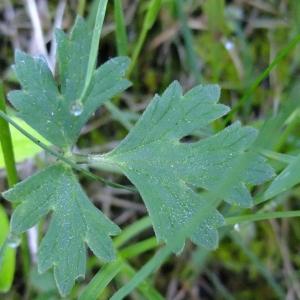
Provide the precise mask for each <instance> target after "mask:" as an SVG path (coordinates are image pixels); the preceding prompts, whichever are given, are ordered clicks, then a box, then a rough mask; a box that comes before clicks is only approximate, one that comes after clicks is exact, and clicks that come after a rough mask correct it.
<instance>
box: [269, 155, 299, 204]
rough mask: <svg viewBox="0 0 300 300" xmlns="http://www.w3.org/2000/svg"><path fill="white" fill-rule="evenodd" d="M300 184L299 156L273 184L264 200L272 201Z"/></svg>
mask: <svg viewBox="0 0 300 300" xmlns="http://www.w3.org/2000/svg"><path fill="white" fill-rule="evenodd" d="M298 183H300V155H298V156H297V157H296V158H295V159H294V160H293V161H292V162H291V163H290V164H289V165H288V166H287V167H286V168H285V169H284V170H283V171H282V172H281V173H280V174H279V175H278V176H277V177H276V178H275V179H274V180H273V182H272V184H271V185H270V186H269V188H268V189H267V191H266V192H265V195H264V198H265V199H270V198H273V197H275V196H276V195H278V194H280V193H282V192H284V191H287V190H288V189H290V188H292V187H293V186H295V185H296V184H298Z"/></svg>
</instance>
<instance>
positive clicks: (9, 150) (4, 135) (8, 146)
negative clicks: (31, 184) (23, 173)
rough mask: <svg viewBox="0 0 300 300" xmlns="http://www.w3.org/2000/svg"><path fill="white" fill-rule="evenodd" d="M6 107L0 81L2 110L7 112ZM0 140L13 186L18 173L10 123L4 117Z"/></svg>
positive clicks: (16, 180) (0, 104)
mask: <svg viewBox="0 0 300 300" xmlns="http://www.w3.org/2000/svg"><path fill="white" fill-rule="evenodd" d="M5 107H6V105H5V96H4V87H3V83H2V82H1V81H0V111H1V112H4V113H5V111H6V108H5ZM0 142H1V148H2V153H3V157H4V162H5V167H6V172H7V180H8V185H9V187H10V188H11V187H13V186H14V185H15V184H16V183H17V182H18V174H17V169H16V163H15V156H14V151H13V144H12V138H11V133H10V129H9V125H8V123H7V122H5V120H3V119H0Z"/></svg>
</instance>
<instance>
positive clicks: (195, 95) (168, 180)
mask: <svg viewBox="0 0 300 300" xmlns="http://www.w3.org/2000/svg"><path fill="white" fill-rule="evenodd" d="M219 96H220V90H219V87H218V86H216V85H206V86H201V85H200V86H197V87H195V88H193V89H192V90H190V91H189V92H188V93H186V94H185V95H184V96H183V95H182V88H181V86H180V85H179V83H178V82H174V83H173V84H171V85H170V86H169V87H168V88H167V90H166V91H165V92H164V93H163V95H162V96H158V95H157V96H155V98H154V99H153V101H152V102H151V103H150V105H149V106H148V108H147V109H146V111H145V112H144V114H143V115H142V117H141V118H140V120H139V121H138V123H137V124H136V126H135V127H134V128H133V129H132V130H131V132H130V133H129V134H128V136H127V137H126V138H125V140H124V141H122V142H121V144H120V145H119V146H118V147H117V148H116V149H114V150H113V151H112V152H110V153H108V154H105V155H102V156H100V157H98V162H100V163H101V160H102V162H104V163H106V164H107V163H110V164H113V165H116V166H117V167H118V168H119V169H120V170H121V171H123V172H124V173H125V174H126V175H127V177H128V178H129V179H130V180H131V181H132V182H133V184H135V185H136V187H137V188H138V190H139V192H140V193H141V196H142V198H143V200H144V201H145V204H146V206H147V209H148V211H149V214H150V217H151V218H152V222H153V225H154V230H155V232H156V235H157V237H158V239H159V240H164V241H165V242H166V243H168V242H170V241H171V240H172V239H173V238H174V236H176V233H177V232H179V230H180V229H181V228H182V227H183V226H184V225H185V224H187V223H188V222H189V220H190V219H192V217H193V215H194V213H196V212H197V211H199V210H200V209H201V207H202V206H203V205H204V203H205V202H204V201H205V200H204V199H203V198H201V194H199V193H198V190H199V189H203V190H206V191H211V192H217V191H214V189H215V187H216V186H217V185H218V183H220V182H221V180H222V177H223V174H224V170H230V169H231V168H232V166H233V165H234V162H235V160H236V159H237V158H239V157H240V155H241V154H243V153H244V152H245V151H247V149H248V148H249V147H250V145H251V144H252V142H253V141H254V140H255V138H256V136H257V131H256V130H255V129H253V128H250V127H241V125H240V124H239V123H235V124H233V125H231V126H229V127H228V128H226V129H224V130H223V131H221V132H219V133H217V134H216V135H214V136H211V137H208V138H205V139H202V140H200V141H197V142H190V143H185V142H183V140H182V138H184V137H188V136H189V135H191V134H193V132H195V131H196V130H197V129H199V128H201V127H203V126H205V125H207V124H209V123H211V122H212V121H214V120H216V119H217V118H219V117H221V116H223V115H224V114H226V113H227V112H228V111H229V109H228V107H226V106H224V105H222V104H217V101H218V99H219ZM253 157H254V160H253V161H252V163H251V167H249V168H248V169H246V170H244V172H243V174H242V175H241V177H240V182H239V183H237V184H236V185H235V186H232V188H231V190H230V191H229V192H228V193H226V194H225V195H223V197H224V200H225V201H227V202H228V203H230V204H234V205H240V206H242V207H250V206H251V205H252V197H251V194H250V193H249V191H248V189H247V186H246V184H248V183H249V184H260V183H263V182H264V181H266V180H267V179H269V178H271V177H272V176H273V169H272V168H271V167H269V166H268V165H267V164H266V162H265V160H264V158H263V157H261V156H260V155H258V154H254V156H253ZM223 223H224V220H223V217H222V216H221V214H220V213H219V212H217V211H214V212H213V213H212V214H211V215H209V216H207V218H206V220H205V221H204V222H201V223H199V226H198V227H197V228H195V230H194V232H193V233H192V234H191V235H190V239H191V240H192V241H193V242H194V243H196V244H197V245H202V246H205V247H207V248H215V247H216V246H217V243H218V234H217V228H218V227H219V226H221V225H222V224H223ZM183 246H184V240H181V242H180V244H177V246H176V247H173V251H174V252H179V251H180V250H181V249H182V248H183Z"/></svg>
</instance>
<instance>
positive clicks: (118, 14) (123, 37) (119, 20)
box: [114, 0, 128, 55]
mask: <svg viewBox="0 0 300 300" xmlns="http://www.w3.org/2000/svg"><path fill="white" fill-rule="evenodd" d="M114 17H115V23H116V40H117V50H118V55H127V54H128V39H127V33H126V26H125V20H124V14H123V7H122V2H121V0H114Z"/></svg>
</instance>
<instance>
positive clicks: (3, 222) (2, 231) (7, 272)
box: [0, 206, 16, 293]
mask: <svg viewBox="0 0 300 300" xmlns="http://www.w3.org/2000/svg"><path fill="white" fill-rule="evenodd" d="M8 233H9V222H8V217H7V215H6V213H5V210H4V209H3V207H2V206H0V247H1V246H2V245H3V243H4V241H5V239H6V238H7V236H8ZM15 256H16V251H15V249H12V248H10V247H6V249H5V250H4V254H3V258H2V262H1V265H0V292H4V293H5V292H7V291H9V290H10V287H11V285H12V282H13V279H14V273H15V260H16V258H15Z"/></svg>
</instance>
